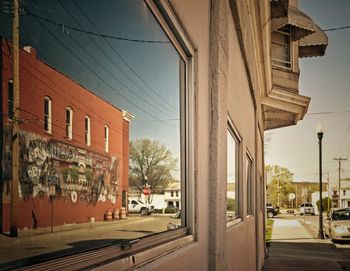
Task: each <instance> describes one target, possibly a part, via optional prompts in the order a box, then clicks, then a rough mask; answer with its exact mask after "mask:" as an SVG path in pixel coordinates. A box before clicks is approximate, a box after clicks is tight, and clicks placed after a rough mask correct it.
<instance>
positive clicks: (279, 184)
mask: <svg viewBox="0 0 350 271" xmlns="http://www.w3.org/2000/svg"><path fill="white" fill-rule="evenodd" d="M265 171H266V173H267V176H268V183H267V191H266V197H267V201H268V202H269V203H272V204H273V205H275V206H278V205H280V207H287V206H288V204H289V198H288V195H289V193H295V187H294V186H293V184H292V180H293V175H294V173H292V172H291V171H290V170H289V169H287V168H285V167H281V166H278V165H267V166H266V167H265Z"/></svg>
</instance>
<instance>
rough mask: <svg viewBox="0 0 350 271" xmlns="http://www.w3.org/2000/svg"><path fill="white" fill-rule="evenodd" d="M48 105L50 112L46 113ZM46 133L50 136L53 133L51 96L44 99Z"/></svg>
mask: <svg viewBox="0 0 350 271" xmlns="http://www.w3.org/2000/svg"><path fill="white" fill-rule="evenodd" d="M46 103H47V109H48V112H45V109H46ZM46 127H47V128H46ZM44 131H45V132H46V133H49V134H51V133H52V99H51V98H50V97H49V96H45V98H44Z"/></svg>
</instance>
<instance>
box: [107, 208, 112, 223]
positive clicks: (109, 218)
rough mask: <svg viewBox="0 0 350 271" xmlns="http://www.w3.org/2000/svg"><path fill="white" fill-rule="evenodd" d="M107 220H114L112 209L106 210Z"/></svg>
mask: <svg viewBox="0 0 350 271" xmlns="http://www.w3.org/2000/svg"><path fill="white" fill-rule="evenodd" d="M105 220H106V221H112V220H113V218H112V211H111V210H109V209H108V210H106V213H105Z"/></svg>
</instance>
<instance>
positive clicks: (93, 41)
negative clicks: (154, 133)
mask: <svg viewBox="0 0 350 271" xmlns="http://www.w3.org/2000/svg"><path fill="white" fill-rule="evenodd" d="M58 3H59V4H60V5H61V6H62V7H63V9H64V10H65V11H66V12H67V13H68V14H69V16H70V17H71V18H72V19H73V20H74V22H75V23H76V24H77V25H79V26H80V27H81V24H80V23H79V22H78V20H76V19H75V18H74V17H73V15H71V13H70V11H69V10H68V9H67V8H66V7H65V6H64V5H63V4H62V3H61V1H59V0H58ZM87 36H88V38H89V39H90V40H91V42H92V43H94V45H95V46H96V47H97V48H98V49H99V50H100V51H101V52H102V53H103V54H104V55H105V56H106V57H107V58H108V60H109V61H111V63H113V65H114V66H115V67H116V68H117V69H118V70H119V71H120V72H122V73H123V74H124V75H125V76H126V77H127V78H128V79H129V80H130V81H131V82H133V83H134V84H135V85H136V86H137V87H138V88H139V89H140V90H141V91H142V92H144V93H145V94H146V95H147V96H148V97H149V98H150V99H152V97H150V96H149V95H148V93H147V92H146V91H144V90H143V88H141V87H140V86H139V85H137V84H136V82H135V81H134V80H133V79H132V78H130V77H129V75H128V74H127V73H126V72H124V71H123V70H122V69H121V68H120V67H119V66H118V65H117V64H116V63H115V62H114V61H113V60H112V59H111V58H110V57H109V56H108V55H107V53H106V52H105V51H104V50H103V48H102V47H101V46H100V45H99V44H98V43H97V42H96V41H95V40H94V39H92V38H91V36H90V35H89V34H87ZM69 37H70V38H71V39H72V40H73V41H74V42H75V43H76V44H77V45H78V46H79V47H80V48H82V50H84V52H85V53H86V54H88V55H90V57H91V58H93V59H94V60H95V62H97V63H99V64H100V65H101V67H102V68H103V69H104V70H105V71H106V72H107V73H108V74H110V75H111V76H112V77H113V78H115V80H117V81H118V82H119V83H120V84H121V85H123V86H124V87H125V88H127V89H128V90H130V91H131V92H132V93H134V95H135V96H137V97H139V98H140V99H142V100H144V101H145V102H146V103H147V104H149V105H150V106H152V107H154V108H155V109H156V110H158V111H160V112H161V113H163V114H169V113H167V112H164V111H163V110H160V108H158V107H156V106H155V105H154V104H152V103H150V102H148V101H147V100H146V99H144V97H142V96H140V95H139V94H138V93H137V92H135V91H134V90H133V89H131V88H129V87H128V86H127V85H125V84H124V83H123V82H122V81H121V80H120V79H119V78H117V77H116V76H115V75H114V74H113V73H111V72H110V71H109V70H108V69H107V68H106V67H105V65H102V64H101V63H100V62H99V61H98V60H97V59H96V58H95V57H94V56H93V55H92V54H90V53H89V52H87V50H86V49H85V48H84V47H82V46H81V45H80V44H79V42H78V41H76V40H75V39H74V38H73V37H71V36H69ZM152 100H153V99H152ZM153 101H154V100H153ZM160 105H161V106H162V107H163V108H165V109H166V110H167V111H168V112H170V113H171V114H173V112H171V111H170V110H169V109H168V108H167V107H165V106H164V105H163V104H160ZM169 116H172V115H169Z"/></svg>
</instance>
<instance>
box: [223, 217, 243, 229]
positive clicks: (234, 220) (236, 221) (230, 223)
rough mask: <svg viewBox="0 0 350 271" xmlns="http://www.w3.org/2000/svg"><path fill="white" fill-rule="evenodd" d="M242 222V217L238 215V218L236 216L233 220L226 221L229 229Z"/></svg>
mask: <svg viewBox="0 0 350 271" xmlns="http://www.w3.org/2000/svg"><path fill="white" fill-rule="evenodd" d="M241 222H242V218H240V217H237V218H235V219H233V220H229V221H227V222H226V228H227V229H228V228H231V227H233V226H235V225H237V224H239V223H241Z"/></svg>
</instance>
